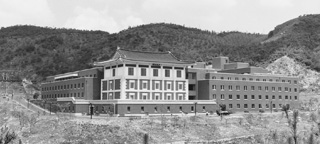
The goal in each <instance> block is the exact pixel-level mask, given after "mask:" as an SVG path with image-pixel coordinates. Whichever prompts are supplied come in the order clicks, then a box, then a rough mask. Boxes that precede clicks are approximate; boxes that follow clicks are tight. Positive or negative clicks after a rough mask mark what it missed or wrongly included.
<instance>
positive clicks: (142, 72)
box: [141, 68, 147, 76]
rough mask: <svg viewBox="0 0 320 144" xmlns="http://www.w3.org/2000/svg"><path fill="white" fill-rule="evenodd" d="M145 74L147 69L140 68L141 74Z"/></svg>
mask: <svg viewBox="0 0 320 144" xmlns="http://www.w3.org/2000/svg"><path fill="white" fill-rule="evenodd" d="M146 75H147V69H146V68H141V76H146Z"/></svg>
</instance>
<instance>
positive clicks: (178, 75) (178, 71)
mask: <svg viewBox="0 0 320 144" xmlns="http://www.w3.org/2000/svg"><path fill="white" fill-rule="evenodd" d="M177 77H178V78H181V70H177Z"/></svg>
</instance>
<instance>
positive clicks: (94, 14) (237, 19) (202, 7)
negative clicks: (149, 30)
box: [0, 0, 320, 34]
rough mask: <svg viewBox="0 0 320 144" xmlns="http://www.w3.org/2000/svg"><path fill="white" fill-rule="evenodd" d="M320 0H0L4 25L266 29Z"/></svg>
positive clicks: (317, 7) (317, 6)
mask: <svg viewBox="0 0 320 144" xmlns="http://www.w3.org/2000/svg"><path fill="white" fill-rule="evenodd" d="M304 14H320V0H0V27H8V26H13V25H36V26H48V27H56V28H74V29H82V30H102V31H107V32H109V33H117V32H119V31H121V30H124V29H127V28H128V27H130V26H131V27H134V26H138V25H142V24H149V23H163V22H165V23H174V24H179V25H184V26H186V27H194V28H199V29H202V30H209V31H215V32H221V31H241V32H250V33H263V34H267V33H268V32H269V31H271V30H273V29H274V27H275V26H277V25H279V24H281V23H283V22H286V21H288V20H290V19H293V18H296V17H298V16H300V15H304Z"/></svg>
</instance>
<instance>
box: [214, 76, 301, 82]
mask: <svg viewBox="0 0 320 144" xmlns="http://www.w3.org/2000/svg"><path fill="white" fill-rule="evenodd" d="M211 79H220V80H224V79H225V78H224V77H216V76H212V77H211ZM226 80H240V79H239V77H235V78H234V79H232V78H231V77H227V78H226ZM241 80H242V81H247V80H249V81H254V80H255V81H264V82H266V81H267V79H262V80H260V79H259V78H256V79H254V78H242V79H241ZM268 81H269V82H273V81H275V82H283V83H285V82H288V83H289V84H291V80H281V81H280V79H275V80H274V79H269V80H268ZM293 83H294V84H298V81H297V80H294V81H293Z"/></svg>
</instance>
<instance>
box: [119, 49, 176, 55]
mask: <svg viewBox="0 0 320 144" xmlns="http://www.w3.org/2000/svg"><path fill="white" fill-rule="evenodd" d="M119 51H129V52H139V53H152V54H170V52H169V51H167V52H152V51H139V50H128V49H119Z"/></svg>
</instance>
